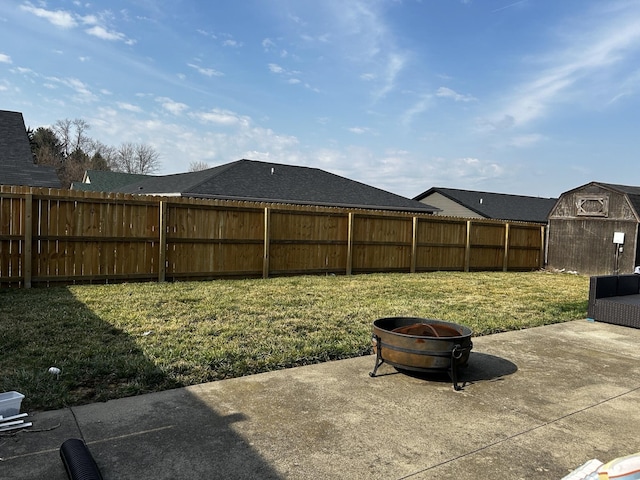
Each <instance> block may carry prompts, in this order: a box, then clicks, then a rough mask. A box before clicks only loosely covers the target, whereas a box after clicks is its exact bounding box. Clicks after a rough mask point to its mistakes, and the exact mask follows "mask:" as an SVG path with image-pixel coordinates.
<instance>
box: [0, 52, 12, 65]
mask: <svg viewBox="0 0 640 480" xmlns="http://www.w3.org/2000/svg"><path fill="white" fill-rule="evenodd" d="M0 63H13V62H12V61H11V57H10V56H9V55H7V54H6V53H0Z"/></svg>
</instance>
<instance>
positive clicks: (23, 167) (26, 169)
mask: <svg viewBox="0 0 640 480" xmlns="http://www.w3.org/2000/svg"><path fill="white" fill-rule="evenodd" d="M0 185H24V186H30V187H53V188H60V180H59V179H58V176H57V175H56V171H55V168H54V167H51V166H48V165H36V164H35V163H33V154H32V153H31V145H29V137H28V136H27V130H26V128H25V126H24V119H23V118H22V113H20V112H10V111H7V110H0Z"/></svg>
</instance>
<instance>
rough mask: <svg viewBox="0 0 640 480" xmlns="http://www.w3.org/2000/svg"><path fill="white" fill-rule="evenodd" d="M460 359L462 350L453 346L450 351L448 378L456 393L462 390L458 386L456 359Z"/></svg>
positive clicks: (457, 346) (458, 346)
mask: <svg viewBox="0 0 640 480" xmlns="http://www.w3.org/2000/svg"><path fill="white" fill-rule="evenodd" d="M460 357H462V348H461V347H460V345H455V346H454V347H453V350H451V368H450V369H449V377H451V381H452V382H453V389H454V390H455V391H456V392H459V391H460V390H462V387H461V386H460V385H458V359H459V358H460Z"/></svg>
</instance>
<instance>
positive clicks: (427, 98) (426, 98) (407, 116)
mask: <svg viewBox="0 0 640 480" xmlns="http://www.w3.org/2000/svg"><path fill="white" fill-rule="evenodd" d="M430 106H431V95H421V96H420V98H419V99H418V101H417V102H416V103H414V104H413V105H412V106H411V107H410V108H409V109H408V110H406V111H405V112H404V113H403V114H402V116H401V120H400V121H401V122H402V123H403V124H404V125H409V124H410V123H411V122H413V118H414V117H416V116H417V115H420V114H421V113H422V112H425V111H426V110H428V109H429V107H430Z"/></svg>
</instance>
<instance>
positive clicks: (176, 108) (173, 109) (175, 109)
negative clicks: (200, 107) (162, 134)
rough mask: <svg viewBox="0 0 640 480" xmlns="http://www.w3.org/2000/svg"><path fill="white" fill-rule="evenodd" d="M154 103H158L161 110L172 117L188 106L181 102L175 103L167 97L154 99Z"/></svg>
mask: <svg viewBox="0 0 640 480" xmlns="http://www.w3.org/2000/svg"><path fill="white" fill-rule="evenodd" d="M156 102H159V103H160V105H162V108H163V109H165V110H166V111H167V112H169V113H172V114H174V115H180V114H181V113H182V112H184V111H186V110H188V109H189V106H188V105H186V104H184V103H181V102H176V101H174V100H172V99H170V98H167V97H158V98H156Z"/></svg>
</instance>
